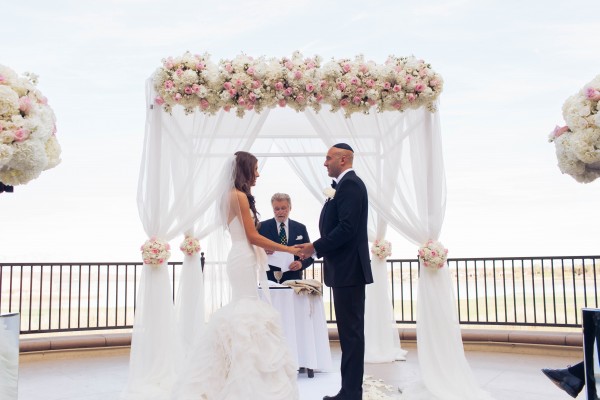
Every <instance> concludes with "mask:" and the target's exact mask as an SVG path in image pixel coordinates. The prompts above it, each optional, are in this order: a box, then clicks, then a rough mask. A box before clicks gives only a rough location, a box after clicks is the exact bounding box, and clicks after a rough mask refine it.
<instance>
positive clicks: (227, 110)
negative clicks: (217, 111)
mask: <svg viewBox="0 0 600 400" xmlns="http://www.w3.org/2000/svg"><path fill="white" fill-rule="evenodd" d="M223 110H225V111H226V112H229V111H230V110H231V106H230V105H229V104H226V105H225V106H223Z"/></svg>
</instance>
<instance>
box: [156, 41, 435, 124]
mask: <svg viewBox="0 0 600 400" xmlns="http://www.w3.org/2000/svg"><path fill="white" fill-rule="evenodd" d="M153 79H154V89H155V91H156V93H157V96H156V98H155V100H154V101H155V104H157V105H159V106H162V107H163V108H164V110H165V111H167V112H171V111H172V108H173V107H174V106H176V105H178V104H179V105H181V106H182V107H183V108H184V110H185V112H186V113H188V114H189V113H191V112H194V110H195V109H198V110H200V111H202V112H206V113H210V114H214V113H215V112H216V111H218V110H221V109H223V110H225V111H230V110H231V109H235V110H236V113H237V115H238V116H239V117H242V116H243V115H244V113H245V112H246V111H249V110H254V111H256V112H261V111H262V110H264V109H266V108H273V107H277V106H280V107H286V106H288V107H291V108H293V109H295V110H296V111H304V110H305V109H306V108H307V107H310V108H312V109H313V110H315V111H316V112H318V111H319V110H321V107H322V105H323V104H329V105H330V107H331V108H330V110H331V111H332V112H336V111H338V110H340V109H341V110H343V111H344V114H345V115H346V117H349V116H350V115H352V114H353V113H356V112H360V113H365V114H368V113H369V112H371V111H372V110H376V111H377V112H383V111H404V110H407V109H416V108H420V107H426V108H427V109H429V110H430V111H431V112H435V111H436V106H435V102H436V100H437V98H438V97H439V95H440V94H441V92H442V89H443V79H442V77H441V76H440V75H439V74H437V73H436V72H435V71H433V70H432V69H431V66H430V65H429V64H427V63H426V62H425V61H423V60H419V59H417V58H415V57H412V56H411V57H395V56H390V57H388V59H387V60H386V62H385V63H384V64H376V63H375V62H374V61H367V60H365V58H364V56H362V55H359V56H357V57H355V58H354V59H353V60H351V59H339V60H335V59H332V60H331V61H329V62H327V63H325V64H322V60H321V58H320V57H319V56H315V57H312V58H310V57H309V58H305V57H304V56H303V55H302V54H301V53H300V52H298V51H296V52H294V53H293V54H292V56H291V57H283V58H281V59H276V58H272V59H268V60H267V59H265V58H264V57H259V58H253V57H250V56H248V55H245V54H241V55H238V56H236V57H235V58H233V59H231V60H221V61H220V62H219V63H218V64H215V63H213V62H211V60H210V57H209V55H207V54H204V55H192V54H191V53H189V52H186V53H185V54H184V55H182V56H180V57H169V58H166V59H163V60H162V67H160V68H158V69H157V71H156V72H155V74H154V78H153Z"/></svg>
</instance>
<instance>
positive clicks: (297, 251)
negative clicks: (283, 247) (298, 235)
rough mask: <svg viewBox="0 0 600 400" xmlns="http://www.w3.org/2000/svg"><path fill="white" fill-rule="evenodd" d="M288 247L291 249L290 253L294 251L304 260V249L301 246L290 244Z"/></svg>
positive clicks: (294, 253)
mask: <svg viewBox="0 0 600 400" xmlns="http://www.w3.org/2000/svg"><path fill="white" fill-rule="evenodd" d="M288 248H289V249H290V253H292V254H293V255H295V256H298V257H300V259H301V260H304V257H303V256H302V249H301V248H299V247H298V245H295V246H288Z"/></svg>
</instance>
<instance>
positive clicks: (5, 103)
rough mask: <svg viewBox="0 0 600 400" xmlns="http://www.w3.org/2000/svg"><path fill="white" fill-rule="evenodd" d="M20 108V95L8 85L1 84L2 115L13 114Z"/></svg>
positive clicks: (0, 107)
mask: <svg viewBox="0 0 600 400" xmlns="http://www.w3.org/2000/svg"><path fill="white" fill-rule="evenodd" d="M18 110H19V95H18V94H17V92H15V91H14V90H13V89H11V88H10V87H8V86H6V85H0V115H11V114H14V113H15V112H17V111H18Z"/></svg>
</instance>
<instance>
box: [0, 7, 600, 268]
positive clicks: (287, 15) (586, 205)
mask: <svg viewBox="0 0 600 400" xmlns="http://www.w3.org/2000/svg"><path fill="white" fill-rule="evenodd" d="M598 15H600V2H598V1H597V0H573V1H570V2H564V1H557V0H552V1H547V2H537V1H536V2H524V1H514V0H499V1H496V0H456V1H452V0H450V1H423V2H408V1H404V0H396V1H391V0H387V1H378V0H371V1H368V2H367V1H362V2H358V1H354V0H344V1H338V0H336V1H316V0H296V1H293V2H287V1H285V0H284V1H282V0H261V1H258V0H254V1H253V0H245V1H239V0H231V1H227V2H215V1H197V0H195V1H189V0H184V1H177V2H173V1H163V0H156V1H150V0H118V1H117V0H113V1H110V0H104V1H86V0H78V1H67V0H54V1H51V2H48V1H42V0H29V1H26V2H17V1H12V2H8V3H7V4H5V5H3V7H2V24H0V37H2V40H1V41H0V64H4V65H6V66H8V67H10V68H12V69H13V70H15V71H17V72H19V73H23V72H26V71H30V72H34V73H36V74H38V75H39V77H40V78H39V81H40V82H39V85H38V87H39V89H40V90H41V91H42V93H43V94H44V95H45V96H46V97H48V99H49V103H50V105H51V106H52V108H53V109H54V111H55V113H56V116H57V128H58V132H57V137H58V140H59V142H60V144H61V146H62V150H63V153H62V160H63V161H62V163H61V164H60V165H59V166H58V167H56V168H55V169H53V170H49V171H46V172H44V173H43V174H42V176H41V177H40V178H39V179H37V180H35V181H32V182H31V183H29V184H28V185H26V186H18V187H16V188H15V193H12V194H0V261H4V262H6V261H14V262H18V261H24V262H25V261H65V262H66V261H99V262H101V261H138V260H140V256H139V246H140V244H141V243H143V242H144V240H145V239H146V237H145V234H144V232H143V230H142V227H141V223H140V221H139V217H138V212H137V205H136V191H137V176H138V172H139V164H140V159H141V153H142V140H143V134H144V122H145V109H144V104H145V99H144V97H145V93H144V85H145V80H146V79H147V78H148V77H149V76H150V75H151V74H152V73H153V71H154V70H155V69H156V68H157V67H158V66H159V65H160V61H161V59H162V58H164V57H167V56H177V55H180V54H182V53H183V52H185V51H186V50H189V51H192V52H194V53H204V52H208V53H210V54H211V55H212V58H213V60H215V61H218V60H219V59H221V58H231V57H234V56H235V55H237V54H239V53H240V52H245V53H246V54H249V55H253V56H261V55H264V56H267V57H281V56H286V55H291V54H292V52H293V51H294V50H300V51H301V52H303V53H304V54H305V55H307V56H312V55H315V54H318V55H320V56H322V57H323V58H324V59H325V60H327V59H329V58H332V57H335V58H342V57H354V56H355V55H357V54H364V55H365V57H366V58H367V59H373V60H375V61H376V62H383V61H384V60H385V59H386V57H387V56H388V55H390V54H394V55H398V56H407V55H415V56H416V57H418V58H423V59H425V60H426V61H428V62H429V63H431V65H432V68H433V69H435V70H436V71H437V72H439V73H440V74H442V76H443V77H444V80H445V86H444V92H443V93H442V96H441V107H440V112H441V121H442V134H443V141H444V152H445V156H444V157H445V164H446V176H447V186H448V202H447V209H446V219H445V223H444V227H443V229H442V235H441V238H440V239H441V241H442V242H443V243H444V244H445V245H446V247H448V248H449V250H450V254H449V255H450V257H475V256H477V257H486V256H489V257H494V256H540V255H593V254H599V253H600V245H599V244H598V243H600V240H599V239H600V207H598V198H599V194H600V191H599V188H600V182H593V183H590V184H580V183H577V182H576V181H575V180H574V179H572V178H571V177H569V176H567V175H562V174H561V173H560V171H559V170H558V167H557V166H556V164H557V161H556V156H555V154H554V145H553V144H550V143H548V142H547V135H548V133H549V132H550V131H551V130H552V129H553V128H554V126H555V125H557V124H561V125H562V124H564V121H563V119H562V114H561V107H562V104H563V102H564V101H565V100H566V98H567V97H568V96H570V95H572V94H574V93H575V92H577V91H578V90H579V89H580V88H581V87H582V86H583V85H584V84H586V83H587V82H589V81H590V80H591V79H593V78H594V77H595V76H596V75H598V74H600V52H599V51H598V40H599V39H600V24H599V23H598V21H597V16H598ZM282 129H285V126H282ZM323 173H324V175H325V169H323ZM288 174H291V170H289V169H288V168H287V166H286V164H285V163H284V162H282V161H281V160H275V159H269V161H268V162H267V164H266V165H265V167H264V169H263V172H262V177H261V178H260V179H259V182H258V186H257V187H256V188H255V195H256V196H257V197H258V198H259V204H258V206H259V210H260V211H261V213H262V215H263V217H268V216H270V210H269V201H268V200H269V198H270V196H271V194H272V193H273V192H275V191H287V192H289V193H290V194H291V195H292V197H293V199H295V200H296V201H295V204H294V205H295V207H294V209H293V211H292V218H295V219H298V220H300V221H302V222H304V223H305V224H306V225H307V226H308V227H309V233H310V234H311V236H312V237H314V238H316V232H317V227H316V225H317V218H318V212H319V209H320V204H319V203H318V202H317V201H316V200H314V199H312V198H310V197H307V196H306V194H305V193H304V191H303V190H302V189H301V188H300V187H299V181H297V180H296V178H295V177H291V178H290V176H289V175H288ZM388 239H390V240H391V241H392V242H393V248H394V251H393V257H411V258H412V257H414V255H415V253H416V247H415V246H414V245H412V244H409V243H408V242H406V241H405V240H404V239H402V238H401V237H400V235H397V234H390V235H389V237H388ZM179 241H180V240H179V239H176V240H175V241H173V242H172V245H174V246H175V245H178V244H179ZM177 253H178V252H174V256H173V259H180V258H181V257H180V255H179V254H177Z"/></svg>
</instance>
